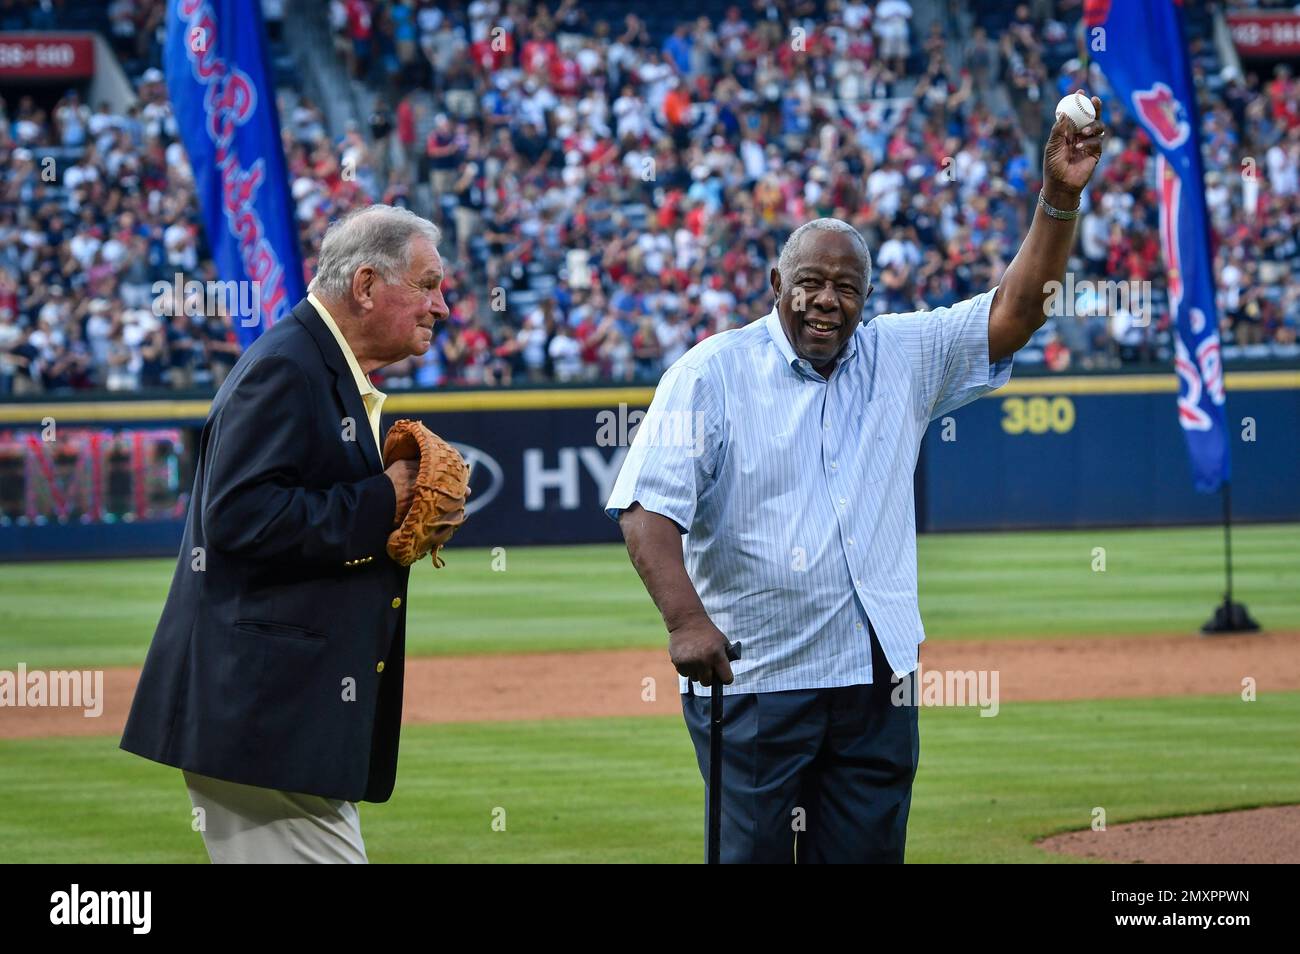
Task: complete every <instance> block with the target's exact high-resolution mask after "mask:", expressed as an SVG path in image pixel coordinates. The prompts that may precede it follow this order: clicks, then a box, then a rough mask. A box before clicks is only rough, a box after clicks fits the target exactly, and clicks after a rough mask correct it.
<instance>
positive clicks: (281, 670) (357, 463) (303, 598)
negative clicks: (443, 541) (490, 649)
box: [122, 301, 408, 802]
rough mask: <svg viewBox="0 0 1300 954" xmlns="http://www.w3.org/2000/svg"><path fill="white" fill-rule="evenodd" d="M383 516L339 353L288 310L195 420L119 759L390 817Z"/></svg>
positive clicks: (365, 424) (393, 714)
mask: <svg viewBox="0 0 1300 954" xmlns="http://www.w3.org/2000/svg"><path fill="white" fill-rule="evenodd" d="M395 508H396V496H395V493H394V490H393V486H392V483H391V482H390V481H389V480H388V478H387V477H386V476H384V473H383V465H382V463H381V461H380V455H379V449H378V448H377V447H376V446H375V442H374V437H373V435H372V433H371V430H370V423H369V419H368V418H367V417H366V411H365V407H364V406H363V405H362V402H361V396H360V395H359V394H358V393H357V387H356V383H355V381H354V379H353V377H352V373H351V371H350V370H349V368H348V365H347V362H346V361H345V360H344V358H343V352H342V350H341V349H340V348H339V346H338V342H337V341H335V339H334V336H333V335H332V334H330V331H329V329H328V328H327V327H326V326H325V323H324V321H323V320H322V319H321V317H320V316H319V315H318V314H317V313H316V309H315V308H313V307H312V306H311V304H309V303H308V302H307V301H302V302H299V303H298V305H297V307H295V308H294V309H293V314H292V317H290V318H286V319H284V320H283V321H281V322H279V323H278V324H276V325H275V326H273V327H272V328H271V329H270V330H269V331H267V332H266V333H265V334H263V335H262V336H261V337H260V338H258V339H257V341H256V342H254V343H253V344H252V345H251V346H250V347H249V348H248V350H247V351H245V352H244V354H243V356H242V357H241V358H240V359H239V361H238V363H237V364H236V365H235V366H234V368H233V369H232V370H231V372H230V376H229V377H228V378H227V379H226V382H225V384H223V385H222V387H221V390H220V391H218V392H217V396H216V398H215V399H214V400H213V402H212V408H211V410H210V411H209V412H208V419H207V423H206V424H205V425H204V427H203V434H202V437H201V439H200V443H199V449H198V464H197V468H196V472H195V475H194V492H193V495H192V496H191V499H190V505H189V515H188V517H187V518H186V521H185V537H184V542H183V543H182V545H181V552H180V556H179V558H178V559H177V562H176V572H175V574H174V575H173V576H172V583H171V591H170V592H169V593H168V595H167V603H166V605H165V606H164V607H163V611H162V618H161V619H160V620H159V622H158V628H157V630H156V631H155V633H154V637H153V644H152V645H151V646H150V647H149V654H148V657H147V658H146V659H145V664H144V670H143V672H142V673H141V676H140V683H139V685H138V686H137V688H136V693H135V699H134V701H133V702H132V705H131V714H130V716H129V718H128V719H127V723H126V731H125V733H124V734H123V736H122V748H124V749H126V750H127V751H128V752H134V753H136V754H137V755H142V756H144V757H145V758H149V759H153V760H154V761H157V762H162V763H165V764H167V765H174V766H177V767H178V768H182V769H186V770H188V771H192V772H198V773H199V774H202V775H209V776H212V777H214V778H220V779H226V780H228V781H232V782H242V783H244V784H248V785H260V786H263V787H266V788H275V789H282V790H285V791H292V792H305V793H308V794H311V795H323V796H326V797H329V798H342V799H348V800H350V801H361V800H364V801H372V802H382V801H386V800H387V799H388V797H389V796H390V795H391V794H392V791H393V782H394V780H395V778H396V775H397V744H398V734H399V731H400V724H401V717H402V670H403V664H404V661H405V637H406V583H407V576H408V570H407V568H405V567H403V566H400V565H398V564H397V563H394V562H393V561H392V560H391V559H389V557H388V554H387V553H386V551H385V542H386V541H387V538H388V534H389V533H390V532H392V529H393V522H394V518H395V513H394V511H395Z"/></svg>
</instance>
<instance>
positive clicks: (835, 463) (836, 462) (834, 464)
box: [831, 461, 840, 470]
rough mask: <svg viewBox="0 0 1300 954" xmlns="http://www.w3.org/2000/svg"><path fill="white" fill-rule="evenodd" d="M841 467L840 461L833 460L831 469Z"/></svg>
mask: <svg viewBox="0 0 1300 954" xmlns="http://www.w3.org/2000/svg"><path fill="white" fill-rule="evenodd" d="M839 469H840V465H839V462H838V461H831V470H839Z"/></svg>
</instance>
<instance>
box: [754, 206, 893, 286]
mask: <svg viewBox="0 0 1300 954" xmlns="http://www.w3.org/2000/svg"><path fill="white" fill-rule="evenodd" d="M810 232H842V233H844V234H845V235H849V236H852V238H853V241H854V244H855V245H856V246H857V248H858V258H859V259H861V260H862V288H863V290H864V291H865V290H866V287H867V286H868V285H870V284H871V250H870V249H869V248H867V240H866V239H864V238H863V237H862V233H861V232H859V231H858V230H857V229H855V228H854V227H853V226H851V225H849V223H848V222H845V221H844V220H843V219H829V218H827V219H813V220H812V221H811V222H805V223H804V224H803V225H801V226H799V227H798V228H797V229H795V230H794V231H793V232H791V233H790V237H789V238H788V239H786V240H785V245H783V246H782V247H781V257H780V258H778V259H777V260H776V271H777V273H778V274H779V275H780V276H781V281H782V282H783V283H784V282H788V281H789V280H790V276H791V273H792V272H793V271H794V269H795V259H796V258H797V257H798V255H799V252H800V249H801V247H802V245H803V240H804V239H805V238H806V237H807V236H808V234H809V233H810Z"/></svg>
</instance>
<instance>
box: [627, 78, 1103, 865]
mask: <svg viewBox="0 0 1300 954" xmlns="http://www.w3.org/2000/svg"><path fill="white" fill-rule="evenodd" d="M1094 105H1095V106H1096V107H1097V109H1098V114H1099V115H1100V105H1101V104H1100V101H1099V100H1096V99H1095V98H1094ZM1104 134H1105V133H1104V131H1103V129H1102V125H1101V123H1099V122H1094V123H1092V124H1091V125H1090V126H1089V127H1086V128H1084V129H1082V130H1078V129H1075V128H1074V127H1073V125H1072V124H1070V122H1069V120H1068V119H1064V120H1059V121H1058V122H1057V123H1056V125H1055V126H1054V127H1053V128H1052V131H1051V134H1050V137H1049V139H1048V143H1047V148H1046V151H1045V156H1044V163H1043V172H1044V176H1043V178H1044V184H1043V191H1042V192H1041V193H1040V194H1039V202H1038V205H1039V207H1038V209H1037V211H1036V213H1035V216H1034V220H1033V224H1032V226H1031V227H1030V230H1029V233H1028V235H1027V236H1026V238H1025V240H1024V243H1023V244H1022V246H1021V248H1020V251H1019V253H1018V254H1017V255H1016V258H1015V259H1014V261H1012V263H1011V265H1010V266H1008V268H1007V270H1006V273H1005V274H1004V275H1003V278H1002V282H1001V284H1000V285H999V286H998V287H996V288H994V289H992V290H990V291H987V292H985V293H983V294H981V295H977V296H976V297H974V298H972V299H970V300H969V301H964V302H961V303H960V304H957V305H954V306H952V307H950V308H939V309H935V310H933V311H928V312H913V313H910V314H896V315H881V316H878V317H876V318H874V319H873V320H869V321H868V322H866V323H865V324H864V323H862V313H863V306H864V304H865V302H866V300H867V298H868V296H869V295H870V293H871V256H870V252H869V250H868V249H867V247H866V242H865V241H864V240H863V238H862V236H861V235H860V234H859V233H858V232H857V230H856V229H854V228H853V227H852V226H850V225H848V224H847V223H845V222H841V221H839V220H837V219H818V220H816V221H813V222H809V223H807V224H806V225H804V226H802V227H801V228H799V229H797V230H796V231H795V232H794V233H793V234H792V235H791V236H790V239H789V240H788V241H787V243H786V244H785V247H784V248H783V249H782V252H781V256H780V260H779V262H778V264H777V267H776V268H774V269H773V270H772V275H771V283H772V291H773V294H774V295H775V298H776V304H775V307H774V308H773V310H772V312H771V313H770V314H769V315H768V316H767V317H766V318H763V319H761V320H759V321H756V322H753V323H752V324H750V325H748V326H746V327H744V328H740V329H737V330H735V331H729V332H726V333H724V334H720V335H716V336H714V337H712V338H708V339H706V340H705V341H704V342H702V343H700V344H699V345H696V346H695V347H694V348H692V349H691V350H690V351H689V352H687V353H686V354H685V355H684V356H683V357H682V358H681V359H679V360H678V361H677V362H676V363H675V364H674V365H673V366H672V367H671V368H669V370H668V371H667V372H666V373H665V374H664V377H663V380H662V381H661V382H660V384H659V387H658V389H657V390H656V392H655V397H654V401H653V403H652V404H651V406H650V410H649V412H648V413H647V415H646V417H645V419H644V420H643V421H642V423H641V427H640V429H639V430H638V433H637V436H636V439H635V440H634V441H633V443H632V447H631V448H630V450H629V452H628V456H627V458H626V461H625V462H624V464H623V469H622V471H621V472H620V474H619V476H618V480H617V482H616V483H615V485H614V490H613V492H612V494H611V495H610V499H609V501H608V503H607V505H606V509H607V512H608V513H609V515H610V516H611V517H613V518H615V519H617V520H618V521H619V523H620V525H621V527H622V529H623V534H624V537H625V539H626V541H627V545H628V550H629V552H630V554H631V557H632V561H633V563H634V564H635V566H636V568H637V571H638V572H639V573H640V575H641V578H642V580H643V581H644V583H645V585H646V589H647V590H648V591H649V592H650V595H651V597H652V598H653V599H654V601H655V604H656V605H657V606H658V607H659V610H660V612H661V613H662V614H663V618H664V623H665V625H666V626H667V629H668V632H669V655H670V656H671V658H672V661H673V664H674V666H675V667H676V669H677V671H678V673H679V674H680V675H681V677H682V679H681V688H682V706H683V711H684V715H685V719H686V723H687V726H688V728H689V729H690V732H691V736H692V739H693V741H694V743H695V747H696V754H697V756H698V760H699V763H700V769H701V772H702V773H703V774H704V776H705V780H706V782H707V779H708V719H709V712H708V698H707V696H706V695H703V694H701V695H696V694H695V693H694V692H693V690H692V688H691V680H697V681H698V682H700V683H701V684H702V685H705V686H708V685H710V684H711V683H712V682H713V681H714V680H721V681H722V682H723V683H725V684H726V694H727V704H726V717H725V724H724V731H725V735H726V740H727V744H726V749H725V769H724V771H725V778H726V785H725V786H724V791H723V823H722V838H721V842H722V853H723V860H724V861H755V862H759V861H773V862H789V861H792V860H796V858H797V860H799V861H801V862H809V861H824V862H836V861H857V862H863V861H873V862H901V861H902V860H903V850H904V843H905V839H906V833H907V816H908V809H909V807H910V804H911V789H912V779H913V777H914V775H915V772H916V764H917V758H918V755H919V737H918V731H917V711H916V707H915V704H914V703H915V695H916V694H915V692H912V691H907V692H902V693H895V692H893V691H892V690H893V688H894V686H895V684H896V683H897V681H898V680H900V679H901V680H913V679H915V670H916V667H917V648H918V645H919V644H920V643H921V641H922V640H923V639H924V638H925V633H924V630H923V629H922V626H921V618H920V613H919V611H918V608H917V597H916V588H917V587H916V583H917V581H916V526H915V522H914V510H913V499H912V473H913V470H914V469H915V466H916V458H917V453H918V449H919V446H920V442H921V436H922V435H923V434H924V432H925V429H926V425H927V424H928V423H929V421H931V420H932V419H934V418H937V417H939V416H941V415H943V414H945V413H947V412H948V411H951V410H953V409H955V408H958V407H961V406H962V405H964V404H967V403H969V402H970V401H973V400H974V399H975V398H977V397H979V396H980V395H981V394H984V393H986V392H988V391H990V390H992V389H994V388H997V387H999V386H1001V385H1002V384H1004V383H1005V382H1006V381H1007V379H1008V378H1009V377H1010V375H1011V356H1012V355H1013V354H1014V353H1015V352H1016V351H1017V350H1019V349H1020V348H1021V347H1023V346H1024V345H1025V343H1026V342H1027V341H1028V340H1029V338H1030V336H1031V335H1032V334H1033V333H1034V331H1035V330H1036V329H1037V328H1038V327H1039V326H1041V325H1042V323H1043V321H1044V319H1045V315H1046V309H1045V307H1044V304H1045V301H1046V300H1047V298H1048V296H1049V288H1050V285H1049V283H1051V282H1053V281H1059V280H1060V279H1061V278H1062V277H1063V276H1064V272H1065V265H1066V260H1067V258H1068V256H1069V252H1070V248H1071V245H1072V244H1073V239H1074V218H1075V216H1076V214H1077V213H1076V210H1077V209H1078V205H1079V196H1080V194H1081V192H1082V190H1083V187H1084V186H1085V185H1086V184H1087V182H1088V180H1089V178H1090V177H1091V175H1092V172H1093V169H1094V168H1095V166H1096V164H1097V159H1098V157H1099V156H1100V152H1101V138H1102V136H1103V135H1104ZM682 535H685V536H682ZM724 634H725V635H724ZM728 638H730V639H732V640H740V641H741V642H743V644H744V658H743V659H741V660H740V661H739V662H738V663H737V664H736V666H735V668H734V671H733V669H732V667H731V665H730V664H729V663H728V661H727V658H726V653H725V646H726V641H727V639H728ZM891 674H892V678H891ZM907 688H909V689H911V688H914V687H910V686H909V687H907ZM900 697H901V698H902V699H904V700H907V704H895V700H896V699H898V698H900Z"/></svg>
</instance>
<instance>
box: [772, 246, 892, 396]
mask: <svg viewBox="0 0 1300 954" xmlns="http://www.w3.org/2000/svg"><path fill="white" fill-rule="evenodd" d="M771 280H772V291H773V293H774V294H775V295H776V313H777V316H778V317H779V318H780V319H781V327H782V328H784V329H785V336H786V338H787V339H788V340H789V342H790V346H791V347H792V348H794V352H795V354H797V355H798V356H799V357H801V358H805V359H806V360H807V361H808V362H809V363H810V364H812V366H813V367H814V368H816V369H817V370H818V371H819V372H821V373H822V374H824V375H829V374H830V370H831V369H832V368H833V367H834V364H835V359H836V358H838V357H839V355H840V352H841V351H843V350H844V345H845V344H846V343H847V342H848V340H849V338H850V336H851V335H852V334H853V332H854V331H855V330H856V329H857V327H858V324H859V323H860V322H861V321H862V306H863V305H864V304H865V303H866V300H867V296H869V295H870V294H871V286H870V285H865V287H864V283H865V282H866V276H865V275H863V268H862V255H861V251H860V248H859V246H858V245H857V243H855V242H854V241H853V238H852V237H851V236H849V235H847V234H845V233H844V232H834V231H814V232H812V233H810V234H808V235H806V236H804V237H803V238H802V240H801V242H800V244H799V247H798V249H796V254H795V260H794V263H793V266H792V267H791V268H789V269H788V274H787V275H786V276H785V277H784V278H782V276H781V274H780V272H779V271H778V270H777V269H775V268H774V269H772V276H771Z"/></svg>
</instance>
